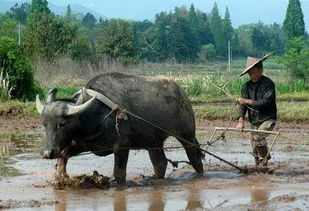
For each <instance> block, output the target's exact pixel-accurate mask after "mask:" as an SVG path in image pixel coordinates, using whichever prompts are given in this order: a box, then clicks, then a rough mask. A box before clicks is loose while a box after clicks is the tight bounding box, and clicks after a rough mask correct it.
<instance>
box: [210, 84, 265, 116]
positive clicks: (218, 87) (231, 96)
mask: <svg viewBox="0 0 309 211" xmlns="http://www.w3.org/2000/svg"><path fill="white" fill-rule="evenodd" d="M209 82H210V84H211V85H213V86H214V87H216V88H217V89H219V90H220V91H222V92H224V94H226V95H227V96H228V97H229V98H230V99H231V100H232V101H233V102H235V97H234V96H233V95H231V94H230V93H229V92H228V91H226V90H225V89H222V88H221V87H220V86H218V85H216V84H214V83H213V82H212V81H211V80H209ZM243 106H245V107H247V108H248V109H249V110H251V111H254V112H259V111H257V110H255V109H253V108H251V107H250V106H248V105H243Z"/></svg>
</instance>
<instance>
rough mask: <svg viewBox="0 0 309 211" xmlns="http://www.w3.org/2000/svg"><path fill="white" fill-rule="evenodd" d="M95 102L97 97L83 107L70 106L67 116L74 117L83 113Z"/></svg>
mask: <svg viewBox="0 0 309 211" xmlns="http://www.w3.org/2000/svg"><path fill="white" fill-rule="evenodd" d="M94 100H95V97H93V98H91V99H90V100H88V101H87V102H85V103H83V104H81V105H78V106H75V105H68V111H67V113H66V115H68V116H72V115H77V114H79V113H81V112H83V111H84V110H86V109H87V108H88V107H89V106H90V105H91V103H92V102H93V101H94Z"/></svg>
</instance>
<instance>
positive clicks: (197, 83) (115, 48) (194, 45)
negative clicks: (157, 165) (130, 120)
mask: <svg viewBox="0 0 309 211" xmlns="http://www.w3.org/2000/svg"><path fill="white" fill-rule="evenodd" d="M304 24H305V23H304V16H303V13H302V10H301V5H300V2H299V0H289V4H288V8H287V11H286V17H285V19H284V23H283V25H282V26H281V25H279V24H277V23H273V24H270V25H265V24H263V23H262V22H258V23H251V24H245V25H241V26H239V27H238V28H233V27H232V22H231V19H230V13H229V10H228V8H226V10H225V13H224V15H223V16H221V14H220V13H219V11H218V7H217V4H216V3H215V4H214V6H213V9H212V10H211V12H210V13H209V14H206V13H205V12H203V11H200V10H198V9H196V8H195V7H194V5H191V7H190V8H186V7H176V8H175V9H174V11H171V12H161V13H158V14H156V15H155V18H154V21H153V22H152V21H149V20H144V21H129V20H123V19H102V18H100V19H98V20H97V19H96V18H95V17H94V15H92V14H91V13H87V14H85V15H83V16H81V15H80V14H74V13H72V10H71V8H70V5H68V6H67V12H66V14H65V15H64V16H57V15H55V14H54V13H53V12H51V11H50V9H49V8H48V2H47V1H46V0H32V1H31V4H29V3H21V4H16V5H15V6H14V7H12V8H11V9H10V10H9V11H7V12H6V13H5V14H0V70H1V73H2V76H1V80H0V82H1V83H0V100H1V101H5V100H9V99H13V100H14V99H19V100H26V101H27V100H33V99H34V97H35V94H36V93H39V94H40V95H42V96H43V95H44V93H46V92H47V90H48V89H49V88H52V87H60V90H61V92H60V93H61V96H70V95H71V94H72V93H74V92H75V91H76V90H77V89H78V88H80V87H81V86H83V85H84V84H85V83H86V81H88V80H89V79H90V78H92V77H93V76H95V75H97V74H99V73H103V72H110V71H118V72H124V73H129V74H138V75H151V76H155V75H166V76H169V77H172V78H174V79H175V80H176V81H178V82H179V84H180V85H181V86H183V87H184V88H185V90H186V91H187V92H188V94H189V96H190V98H191V100H192V102H193V104H194V106H195V111H196V112H197V116H199V117H207V118H223V117H224V116H225V117H226V116H227V113H229V114H231V113H233V112H235V111H234V110H235V109H234V108H235V106H234V105H233V104H232V99H233V98H236V97H238V95H239V90H240V87H241V86H242V84H243V83H244V82H245V81H246V80H248V79H247V78H245V77H242V78H238V77H237V75H238V74H239V72H240V71H241V69H242V68H243V67H244V64H245V58H246V57H247V56H248V55H250V56H255V57H260V56H262V55H264V54H266V53H271V54H272V56H271V59H269V60H267V61H266V62H265V65H264V67H265V73H266V74H267V75H269V76H270V77H271V78H272V79H273V80H274V81H275V83H276V89H277V94H278V101H279V103H282V104H280V105H279V108H280V109H281V111H283V113H282V114H281V117H282V118H283V119H285V118H287V119H288V118H290V116H293V115H294V116H297V115H298V113H299V109H307V107H306V106H307V104H308V98H309V97H308V92H309V88H308V83H309V81H308V79H309V41H308V40H309V39H308V34H307V33H306V32H305V25H304ZM17 29H18V30H17ZM229 45H230V46H231V49H232V55H233V59H232V60H231V63H230V64H231V65H230V66H229V65H228V62H227V59H228V46H229ZM214 85H215V86H214ZM13 102H16V101H13ZM291 102H293V103H294V104H290V103H291ZM210 103H211V104H214V103H220V106H218V105H214V106H213V107H212V106H211V105H208V104H210ZM224 103H225V104H229V105H227V107H224V106H226V105H225V104H224ZM299 103H300V104H299ZM203 104H207V106H205V105H204V106H203ZM303 104H305V106H304V107H303V106H301V105H303ZM225 108H226V109H225ZM291 109H295V112H298V113H297V115H296V114H295V113H294V114H293V111H290V110H291ZM222 110H224V112H223V111H222ZM296 110H297V111H296ZM213 112H214V113H213ZM279 112H280V111H279ZM302 113H303V114H302V115H305V118H301V117H297V120H300V121H304V119H307V120H308V119H309V115H307V113H306V112H304V111H303V112H302ZM284 115H285V116H286V117H284ZM306 115H307V116H306ZM298 116H299V115H298Z"/></svg>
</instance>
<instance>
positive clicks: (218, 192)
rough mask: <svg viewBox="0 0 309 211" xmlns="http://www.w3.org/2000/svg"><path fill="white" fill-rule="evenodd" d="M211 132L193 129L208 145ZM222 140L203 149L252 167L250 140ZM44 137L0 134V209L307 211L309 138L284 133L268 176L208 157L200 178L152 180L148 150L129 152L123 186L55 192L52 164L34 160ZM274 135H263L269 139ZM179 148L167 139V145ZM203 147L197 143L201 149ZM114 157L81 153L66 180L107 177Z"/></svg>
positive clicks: (171, 173) (188, 171) (176, 156)
mask: <svg viewBox="0 0 309 211" xmlns="http://www.w3.org/2000/svg"><path fill="white" fill-rule="evenodd" d="M210 134H211V131H206V132H205V131H199V132H198V139H199V140H202V141H200V142H202V143H204V144H205V143H206V141H207V140H209V136H210ZM226 136H227V140H226V142H225V141H218V142H216V143H214V146H213V147H209V148H208V150H209V151H211V152H213V153H215V154H216V155H218V156H221V157H224V158H225V159H227V160H228V161H231V162H232V163H234V164H237V165H239V166H245V165H247V166H248V167H253V159H252V157H251V155H250V154H249V152H250V144H249V140H248V139H249V136H248V135H246V134H239V133H233V132H229V133H227V134H226ZM42 138H43V134H42V133H41V132H35V133H21V132H18V133H15V134H11V133H3V132H2V133H1V135H0V209H1V208H8V209H9V208H12V209H14V210H57V211H62V210H207V209H218V210H227V209H233V210H247V209H258V210H283V209H287V210H294V209H300V210H308V209H309V202H308V201H309V198H308V197H309V135H308V134H299V133H294V134H283V135H282V136H280V138H279V139H278V142H277V143H276V145H275V147H274V150H273V153H272V160H271V162H270V168H271V169H272V170H274V172H273V174H260V173H256V172H251V173H250V174H248V175H244V174H241V173H239V172H238V170H235V169H234V168H232V167H230V166H228V165H226V164H224V163H222V162H220V161H218V160H216V159H215V158H213V157H211V156H209V155H206V158H205V161H204V168H205V173H204V175H203V176H202V177H198V176H197V175H196V174H195V172H194V171H193V169H192V168H191V167H190V166H188V165H186V164H180V165H179V167H178V168H177V169H174V168H173V167H172V166H171V165H170V164H169V165H168V169H167V173H166V179H164V180H156V179H154V178H153V177H152V175H153V169H152V165H151V162H150V160H149V158H148V154H147V152H146V151H143V150H140V151H131V152H130V157H129V162H128V170H127V180H128V181H127V186H126V187H125V188H117V187H116V186H115V185H114V184H113V183H112V186H111V188H110V189H108V190H99V189H88V190H85V189H74V190H54V189H53V188H52V186H51V185H50V184H51V183H52V182H53V173H54V165H55V161H50V160H43V159H41V157H40V156H39V153H38V152H39V149H40V147H41V145H42ZM271 140H272V137H269V142H271ZM175 145H179V144H178V143H177V142H176V141H175V140H174V139H169V140H168V141H167V142H166V146H167V147H168V146H175ZM205 147H206V146H203V148H205ZM166 156H167V157H168V158H169V159H171V160H187V157H186V155H185V152H184V150H183V149H173V150H168V151H167V152H166ZM112 169H113V156H112V155H110V156H107V157H97V156H94V155H84V156H79V157H74V158H72V159H70V160H69V163H68V173H69V174H70V175H71V176H72V175H80V174H89V175H90V174H92V172H93V171H94V170H97V171H98V172H99V173H100V174H103V175H105V176H108V177H112Z"/></svg>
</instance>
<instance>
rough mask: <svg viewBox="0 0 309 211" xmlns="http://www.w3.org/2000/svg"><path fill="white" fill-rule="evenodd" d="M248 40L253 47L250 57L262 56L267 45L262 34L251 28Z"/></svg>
mask: <svg viewBox="0 0 309 211" xmlns="http://www.w3.org/2000/svg"><path fill="white" fill-rule="evenodd" d="M250 38H251V42H252V47H253V54H252V56H255V57H259V56H261V55H262V54H264V52H263V50H265V49H266V48H265V47H266V46H267V45H268V43H267V38H266V37H265V35H264V33H263V32H262V31H260V30H259V29H257V28H253V30H252V32H251V37H250Z"/></svg>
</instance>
